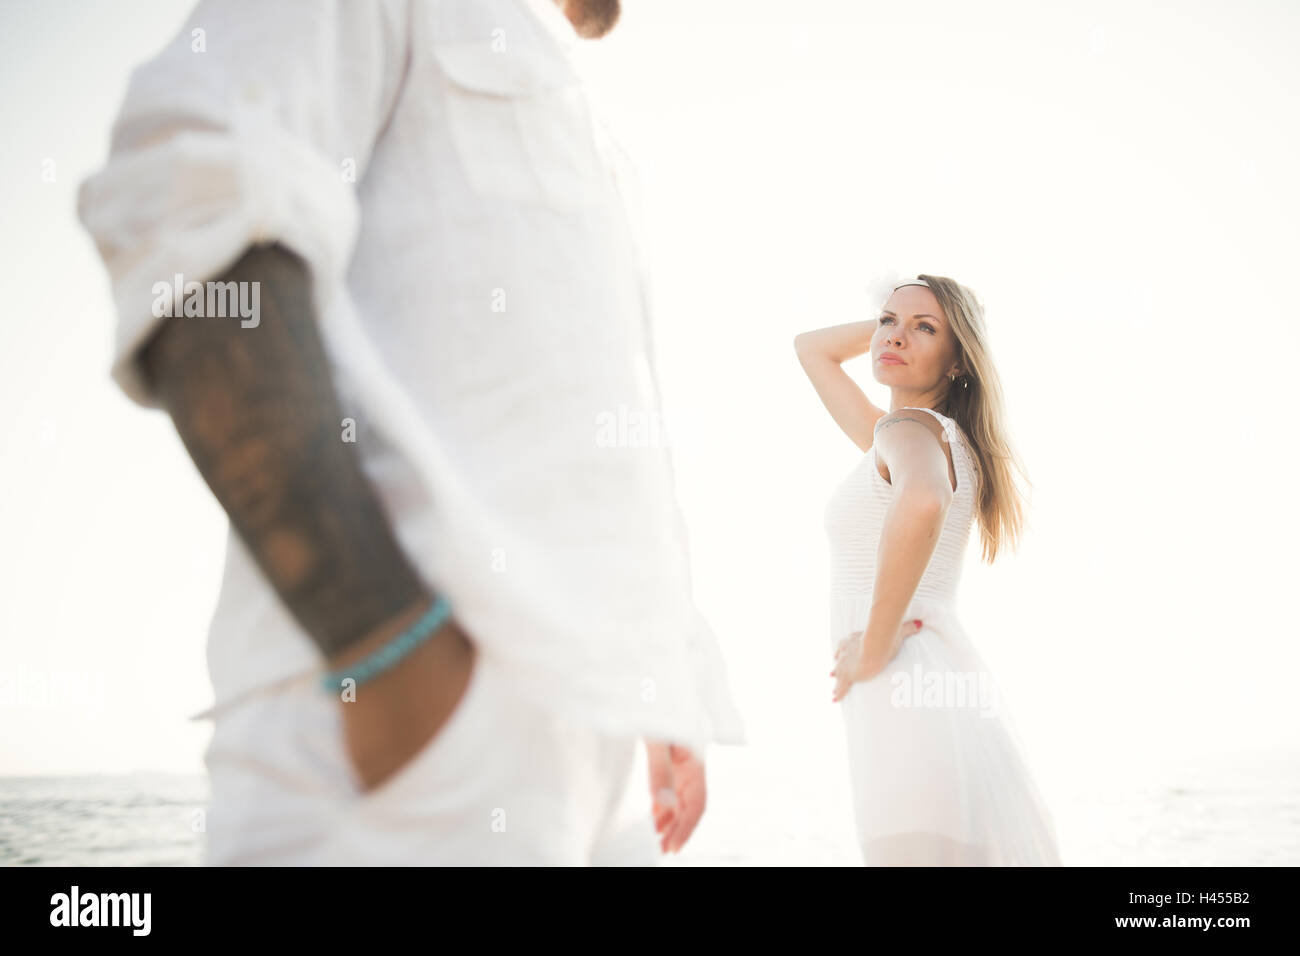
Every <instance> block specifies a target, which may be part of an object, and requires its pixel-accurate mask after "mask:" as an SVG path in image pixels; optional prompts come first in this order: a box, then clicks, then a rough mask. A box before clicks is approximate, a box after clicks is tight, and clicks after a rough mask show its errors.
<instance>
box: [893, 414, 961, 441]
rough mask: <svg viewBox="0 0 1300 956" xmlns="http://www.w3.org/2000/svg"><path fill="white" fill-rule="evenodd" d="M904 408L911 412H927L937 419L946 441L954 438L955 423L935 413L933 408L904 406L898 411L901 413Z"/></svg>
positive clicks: (955, 432) (945, 416) (955, 431)
mask: <svg viewBox="0 0 1300 956" xmlns="http://www.w3.org/2000/svg"><path fill="white" fill-rule="evenodd" d="M904 408H908V409H912V410H913V411H918V412H929V413H930V414H931V415H933V416H934V417H935V418H937V419H939V424H940V425H942V426H943V432H944V434H945V435H947V436H948V441H953V440H954V439H955V438H956V436H957V423H956V422H954V421H953V420H952V419H951V418H949V417H948V416H947V415H943V414H940V413H939V412H936V411H935V410H934V409H933V408H926V407H925V406H924V405H904V406H902V408H900V409H899V411H902V410H903V409H904Z"/></svg>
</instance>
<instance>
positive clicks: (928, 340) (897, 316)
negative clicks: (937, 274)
mask: <svg viewBox="0 0 1300 956" xmlns="http://www.w3.org/2000/svg"><path fill="white" fill-rule="evenodd" d="M877 319H878V322H877V327H876V334H875V335H873V336H872V337H871V371H872V374H874V375H875V377H876V381H877V382H880V384H882V385H888V386H890V387H891V388H896V389H899V390H900V391H901V392H903V393H904V394H905V395H918V396H925V397H934V398H937V397H938V396H940V395H942V394H943V393H944V391H945V386H946V385H949V384H950V383H949V382H947V381H946V379H947V378H948V375H949V373H951V372H957V371H958V369H957V352H958V346H957V337H956V335H954V334H953V331H952V327H951V326H950V325H949V324H948V320H947V319H946V318H944V315H943V309H941V308H940V307H939V300H938V299H936V298H935V296H934V293H933V292H932V291H930V290H929V289H928V288H926V287H925V286H923V285H905V286H903V287H902V288H901V289H896V290H894V294H893V295H891V296H890V297H889V301H887V302H886V303H885V305H884V307H883V308H882V309H881V312H880V315H879V316H877ZM908 400H909V401H911V399H908Z"/></svg>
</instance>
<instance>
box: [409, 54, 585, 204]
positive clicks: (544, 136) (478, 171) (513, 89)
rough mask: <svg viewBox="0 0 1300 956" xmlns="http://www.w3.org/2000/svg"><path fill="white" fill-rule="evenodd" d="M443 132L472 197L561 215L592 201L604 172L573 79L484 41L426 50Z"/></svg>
mask: <svg viewBox="0 0 1300 956" xmlns="http://www.w3.org/2000/svg"><path fill="white" fill-rule="evenodd" d="M433 55H434V58H435V59H436V61H437V64H438V68H439V69H440V70H441V71H442V74H443V76H444V77H445V78H446V81H447V82H446V84H445V89H446V107H447V124H448V132H449V135H450V138H451V143H452V146H453V148H454V150H455V152H456V156H457V158H458V160H459V161H460V165H461V168H462V170H463V173H464V176H465V179H466V181H467V182H468V184H469V186H470V188H471V189H473V190H474V191H475V192H476V193H477V194H480V195H483V196H486V197H491V198H495V199H502V200H507V201H513V202H519V203H527V204H542V205H547V206H550V207H552V208H554V209H557V210H560V211H573V210H578V209H583V208H586V207H589V206H591V205H593V204H595V203H596V202H597V201H598V200H599V196H600V189H601V187H602V183H603V171H602V166H601V163H600V159H599V154H598V150H597V147H596V140H595V137H594V134H593V127H592V116H591V108H590V105H589V104H588V102H587V97H586V94H585V92H584V90H583V88H582V85H581V83H580V82H579V81H578V79H577V78H576V77H575V76H573V75H572V74H571V73H570V72H568V71H567V69H565V68H563V67H562V66H560V65H559V64H556V63H552V62H551V61H547V60H543V59H540V58H538V57H529V56H527V55H526V54H524V53H515V52H507V51H500V52H497V51H494V50H493V49H491V47H489V46H487V45H486V44H483V43H477V42H476V43H446V44H442V45H439V46H436V47H435V48H434V50H433Z"/></svg>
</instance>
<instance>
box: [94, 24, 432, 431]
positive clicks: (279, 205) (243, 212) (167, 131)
mask: <svg viewBox="0 0 1300 956" xmlns="http://www.w3.org/2000/svg"><path fill="white" fill-rule="evenodd" d="M407 14H408V10H407V0H364V2H350V0H330V2H326V0H276V2H274V3H259V2H255V0H202V2H200V3H199V4H198V5H197V6H196V7H195V9H194V10H193V12H192V13H191V14H190V16H189V18H188V20H187V22H186V23H185V25H184V26H183V27H182V28H181V29H180V31H179V32H178V33H177V34H176V36H175V37H174V38H173V39H172V40H171V41H169V42H168V43H167V45H166V46H165V47H164V48H163V49H162V50H161V51H160V52H159V53H158V54H157V55H156V56H154V57H153V58H152V59H150V60H149V61H148V62H146V63H144V64H142V65H141V66H139V67H137V68H136V69H135V71H134V72H133V73H132V74H131V79H130V83H129V85H128V88H127V93H126V98H125V101H124V102H123V104H122V107H121V110H120V112H119V113H118V116H117V118H116V120H115V122H114V125H113V130H112V138H111V143H110V148H109V155H108V159H107V161H106V162H105V164H104V166H103V167H102V168H101V169H100V170H99V171H98V172H96V173H94V174H93V175H91V176H90V177H89V178H87V179H86V180H85V181H83V182H82V183H81V186H80V189H79V193H78V197H77V213H78V216H79V217H80V219H81V222H82V224H83V225H84V226H85V228H86V229H87V231H88V232H89V233H90V235H91V236H92V238H93V239H94V241H95V245H96V247H97V248H98V250H99V254H100V255H101V257H102V258H103V260H104V263H105V265H106V267H107V269H108V273H109V278H110V281H111V284H112V290H113V301H114V305H115V308H116V312H117V326H116V335H115V343H114V350H113V364H112V369H111V371H112V375H113V378H114V379H115V380H116V381H117V383H118V384H119V385H120V386H121V387H122V389H123V390H124V391H125V392H126V394H127V395H128V396H129V397H130V398H132V399H133V400H134V401H136V402H137V403H139V404H141V405H144V406H146V407H149V406H155V407H156V406H157V405H158V402H157V401H156V400H155V398H154V397H153V395H152V394H151V393H150V392H149V390H148V388H147V385H146V382H145V381H144V379H143V377H142V375H141V372H140V368H139V364H138V354H139V350H140V348H141V347H142V346H143V345H144V344H145V343H146V342H147V341H148V339H149V338H150V336H151V335H152V334H153V332H154V331H155V330H156V328H157V326H158V325H159V324H160V323H162V322H165V321H167V319H166V318H162V317H159V316H158V315H155V312H156V311H159V310H157V309H155V308H154V302H155V300H156V299H157V298H158V292H156V291H155V287H156V286H158V284H159V283H165V284H166V285H168V286H169V287H170V286H172V284H173V281H174V277H175V276H177V275H179V276H182V277H183V279H182V281H183V283H187V282H192V281H195V282H205V281H207V280H208V279H211V278H213V277H215V276H217V275H219V274H220V273H221V272H223V271H224V270H225V269H227V268H228V267H229V266H230V265H231V264H233V263H234V262H235V261H236V260H237V259H238V258H239V257H240V255H241V254H242V253H243V252H244V250H246V249H247V248H248V247H249V246H251V245H254V244H258V243H267V242H279V243H282V244H283V245H285V246H287V247H289V248H291V249H292V250H293V251H294V252H295V253H297V254H298V255H299V256H301V257H302V258H303V260H304V261H305V262H306V263H307V265H308V267H309V268H310V270H311V273H312V285H313V289H314V291H315V293H316V295H317V296H320V295H322V294H327V292H328V290H329V289H332V288H334V287H335V285H336V283H338V282H339V281H340V280H341V279H342V277H343V275H344V274H345V272H346V268H347V263H348V260H349V258H350V257H351V254H352V247H353V244H354V242H355V240H356V234H357V226H358V222H359V206H358V202H357V193H356V190H357V186H358V184H359V183H361V182H362V180H363V178H364V175H365V171H366V168H367V166H368V164H369V160H370V156H371V153H372V151H373V149H374V146H375V143H376V141H377V140H378V137H379V135H380V133H381V131H382V129H383V127H384V125H385V123H386V122H387V119H388V117H389V115H390V114H391V112H392V110H393V108H394V106H395V104H396V102H397V98H398V96H399V95H400V89H401V86H402V82H403V77H404V75H405V69H406V63H407V50H408V36H407V30H408V16H407ZM318 301H320V300H319V299H318Z"/></svg>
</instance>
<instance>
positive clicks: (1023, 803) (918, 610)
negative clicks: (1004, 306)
mask: <svg viewBox="0 0 1300 956" xmlns="http://www.w3.org/2000/svg"><path fill="white" fill-rule="evenodd" d="M885 295H887V298H885V299H884V301H883V304H882V305H881V308H880V312H879V314H878V315H877V316H876V317H874V318H872V319H868V320H867V321H865V322H851V323H848V324H845V325H837V326H832V327H830V328H824V329H817V330H815V331H810V332H804V333H801V334H800V335H798V336H796V338H795V349H796V351H797V353H798V356H799V361H800V364H801V365H802V366H803V368H804V370H805V371H806V372H807V373H808V377H809V379H810V380H811V381H812V384H813V386H814V388H816V390H817V394H818V395H819V396H820V398H821V400H822V403H823V404H824V405H825V406H826V409H827V411H829V412H830V413H831V417H832V418H834V420H835V422H836V424H838V425H839V426H840V428H842V429H843V430H844V432H845V433H846V434H847V435H848V436H849V438H851V439H852V440H853V442H854V443H855V444H856V445H857V446H858V447H859V448H860V449H862V451H863V453H864V455H865V457H864V458H863V459H862V461H861V462H860V463H859V464H858V465H857V467H856V468H854V469H853V470H852V471H851V472H850V473H849V475H848V476H847V477H846V478H845V480H844V481H843V482H842V483H841V484H840V485H839V487H838V488H836V490H835V492H834V493H833V494H832V496H831V499H830V501H829V503H828V505H827V507H826V512H825V522H826V532H827V536H828V539H829V542H830V557H831V602H830V613H831V635H830V636H831V648H832V652H833V654H834V669H833V670H832V671H831V675H832V676H833V677H834V678H835V688H834V691H833V693H832V699H833V700H834V701H836V702H839V703H840V704H841V712H842V713H843V715H844V726H845V734H846V740H847V744H848V756H849V767H850V778H851V780H852V785H853V804H854V814H855V818H856V824H857V833H858V840H859V844H860V846H861V850H862V856H863V860H864V862H865V863H866V864H867V865H869V866H900V865H928V866H1059V865H1060V857H1059V854H1058V851H1057V844H1056V836H1055V829H1054V825H1053V823H1052V819H1051V816H1050V814H1049V812H1048V810H1047V808H1046V807H1045V806H1044V804H1043V801H1042V798H1041V796H1040V794H1039V793H1038V790H1037V788H1036V786H1035V784H1034V781H1033V778H1032V775H1031V774H1030V772H1029V771H1028V769H1027V768H1026V766H1025V764H1024V762H1023V760H1022V757H1021V746H1020V742H1019V736H1018V734H1017V732H1016V730H1015V728H1014V726H1013V724H1012V721H1011V717H1010V715H1009V714H1008V713H1006V712H1005V708H1004V707H1003V706H1002V704H1001V702H1000V700H999V695H998V692H997V689H996V686H995V685H994V683H993V680H992V677H991V675H990V674H989V672H988V670H987V669H986V668H985V666H984V663H983V661H982V660H981V658H980V656H979V654H978V653H977V652H976V649H975V647H974V646H973V644H972V643H971V640H970V638H969V636H968V635H967V633H966V631H965V630H964V628H963V627H962V624H961V621H960V619H959V617H958V613H957V606H956V596H957V587H958V583H959V581H960V579H961V568H962V558H963V556H964V554H965V551H966V545H967V542H968V540H969V535H970V528H971V525H972V523H974V522H976V521H978V523H979V530H980V539H981V543H982V546H983V547H982V552H983V558H984V560H985V561H986V562H988V563H992V561H993V560H994V558H995V557H996V556H997V554H998V553H999V551H1001V550H1002V548H1003V546H1004V545H1008V544H1014V543H1016V542H1017V540H1018V538H1019V535H1020V532H1021V528H1022V525H1023V521H1024V510H1023V507H1022V503H1021V500H1020V492H1019V489H1018V488H1017V487H1016V486H1015V484H1014V483H1013V480H1012V472H1011V467H1010V466H1011V464H1012V462H1013V461H1015V455H1014V453H1013V452H1012V450H1011V448H1010V444H1009V442H1008V440H1007V436H1006V427H1005V419H1004V410H1003V404H1002V394H1001V388H1000V386H999V383H998V375H997V371H996V369H995V368H994V365H993V360H992V357H991V356H990V354H989V350H988V345H987V341H986V334H985V326H984V314H983V308H982V306H981V305H980V303H979V302H978V300H977V299H976V298H975V296H974V294H973V293H972V292H971V291H970V290H969V289H967V288H966V287H964V286H962V285H960V284H958V283H957V282H954V281H953V280H952V279H949V278H945V277H943V276H932V275H919V276H916V277H915V278H910V279H906V280H904V281H903V282H901V283H893V282H891V283H889V284H888V285H887V286H886V288H885V289H884V290H882V293H881V294H878V295H877V296H876V299H877V301H879V299H880V298H881V297H882V296H885ZM867 351H870V353H871V368H872V373H873V375H874V376H875V379H876V381H878V382H880V383H881V384H882V385H885V386H888V388H889V391H890V408H889V411H888V412H886V411H884V410H883V409H880V408H877V407H876V406H875V405H873V404H872V403H871V402H870V401H869V400H868V399H867V397H866V395H865V394H864V393H863V392H862V390H861V389H860V388H859V387H858V386H857V384H856V383H855V382H854V381H853V380H852V379H851V378H850V377H849V376H848V375H847V374H846V373H845V372H844V370H843V369H842V368H841V363H842V362H844V361H846V360H848V359H850V358H853V357H855V356H857V355H861V354H863V353H864V352H867ZM1017 466H1019V463H1018V462H1017ZM1021 471H1022V473H1023V469H1021Z"/></svg>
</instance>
